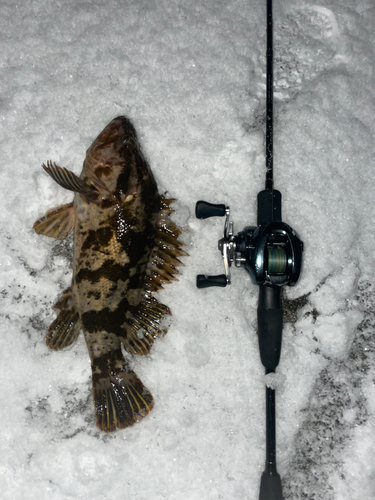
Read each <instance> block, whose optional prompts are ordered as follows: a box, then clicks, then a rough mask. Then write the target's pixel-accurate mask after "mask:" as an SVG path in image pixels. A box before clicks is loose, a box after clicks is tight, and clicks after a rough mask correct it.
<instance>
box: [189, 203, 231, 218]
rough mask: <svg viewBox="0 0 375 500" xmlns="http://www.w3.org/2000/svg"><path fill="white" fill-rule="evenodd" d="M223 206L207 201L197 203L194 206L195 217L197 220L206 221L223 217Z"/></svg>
mask: <svg viewBox="0 0 375 500" xmlns="http://www.w3.org/2000/svg"><path fill="white" fill-rule="evenodd" d="M225 209H226V207H225V205H223V204H222V203H221V204H218V205H215V204H214V203H208V202H207V201H202V200H201V201H197V203H196V205H195V216H196V218H197V219H207V218H208V217H224V215H225Z"/></svg>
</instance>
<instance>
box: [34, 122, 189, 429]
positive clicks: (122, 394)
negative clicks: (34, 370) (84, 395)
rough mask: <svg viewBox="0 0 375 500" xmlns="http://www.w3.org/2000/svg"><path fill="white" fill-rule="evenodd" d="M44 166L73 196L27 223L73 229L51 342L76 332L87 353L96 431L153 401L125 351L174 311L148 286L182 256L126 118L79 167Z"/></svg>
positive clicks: (150, 337) (49, 232)
mask: <svg viewBox="0 0 375 500" xmlns="http://www.w3.org/2000/svg"><path fill="white" fill-rule="evenodd" d="M42 167H43V169H44V171H45V172H46V173H47V174H48V175H49V176H50V177H51V178H52V179H53V180H54V181H55V182H57V183H58V184H59V185H60V186H61V187H63V188H65V189H67V190H70V191H73V192H74V193H75V194H74V199H73V201H72V202H71V203H68V204H65V205H62V206H59V207H57V208H54V209H51V210H49V211H47V212H46V214H45V215H44V216H43V217H41V218H39V219H38V220H37V221H36V222H35V223H34V226H33V228H34V230H35V231H36V232H37V233H38V234H41V235H44V236H48V237H51V238H56V239H64V238H66V237H67V236H68V234H69V233H71V232H72V231H73V276H72V282H71V286H70V287H69V288H67V289H66V290H65V291H64V292H63V293H62V295H61V297H60V298H59V299H58V300H57V302H56V303H55V305H54V306H53V307H54V309H56V310H57V311H58V315H57V317H56V319H55V320H54V321H53V322H52V324H51V325H50V327H49V328H48V331H47V334H46V344H47V346H48V347H49V348H50V349H52V350H55V351H57V350H60V349H64V348H66V347H68V346H70V345H72V344H73V343H74V342H75V341H76V340H77V338H78V335H79V333H80V331H83V334H84V338H85V341H86V345H87V349H88V352H89V355H90V359H91V368H92V392H93V399H94V407H95V422H96V425H97V427H98V428H99V429H100V430H101V431H103V432H113V431H115V430H116V429H124V428H126V427H128V426H130V425H133V424H134V423H135V422H138V421H140V420H141V419H143V418H144V417H145V416H146V415H147V414H148V413H149V412H150V411H151V409H152V408H153V406H154V399H153V396H152V394H151V392H150V391H149V390H148V389H147V388H146V387H145V386H144V385H143V383H142V382H141V380H140V379H139V378H138V376H137V375H136V374H135V372H134V371H133V370H132V369H130V365H129V361H128V360H127V359H126V358H127V357H125V356H124V355H123V350H125V352H126V353H129V354H130V355H133V356H136V355H146V354H148V353H149V352H150V349H151V347H152V344H153V342H154V340H155V339H156V338H157V337H158V336H160V335H164V334H165V333H166V331H167V327H166V326H165V325H164V323H165V318H167V317H168V316H169V315H171V311H170V309H169V307H168V306H166V305H164V304H161V303H160V302H159V301H158V300H157V299H156V298H155V296H154V295H155V293H156V292H157V291H158V290H160V289H161V288H163V285H164V284H167V283H170V282H171V281H173V280H176V279H177V278H176V275H178V274H180V271H179V270H178V267H179V266H181V265H183V263H182V261H181V260H180V259H181V257H184V256H186V255H187V253H186V252H185V251H184V250H183V249H182V247H183V245H184V243H183V242H181V241H180V240H179V236H180V235H181V232H182V231H181V229H180V228H178V227H177V225H176V224H175V223H174V222H173V221H172V220H171V218H170V215H171V213H173V210H172V208H171V204H172V203H173V202H174V201H175V200H174V199H168V198H167V197H166V193H164V194H162V195H160V194H159V192H158V188H157V184H156V181H155V178H154V175H153V173H152V171H151V169H150V166H149V164H148V162H147V161H146V159H145V157H144V155H143V152H142V149H141V147H140V144H139V141H138V137H137V133H136V130H135V128H134V126H133V124H132V123H131V121H130V119H129V118H127V117H125V116H119V117H117V118H115V119H113V120H112V121H111V122H110V123H109V124H108V125H107V126H106V127H105V128H104V130H103V131H102V132H101V133H100V134H99V135H98V137H97V138H96V139H95V141H94V142H93V143H92V145H91V146H90V147H89V148H88V150H87V152H86V158H85V160H84V163H83V169H82V173H81V175H80V176H79V177H78V176H77V175H76V174H74V173H73V172H72V171H70V170H68V169H66V168H62V167H59V166H58V165H56V163H53V162H52V161H50V160H49V161H48V162H47V164H44V163H43V164H42Z"/></svg>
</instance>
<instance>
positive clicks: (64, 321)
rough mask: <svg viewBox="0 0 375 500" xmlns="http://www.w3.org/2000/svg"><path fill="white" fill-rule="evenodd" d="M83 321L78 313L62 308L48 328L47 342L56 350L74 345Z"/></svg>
mask: <svg viewBox="0 0 375 500" xmlns="http://www.w3.org/2000/svg"><path fill="white" fill-rule="evenodd" d="M80 329H81V321H80V319H79V315H78V313H76V312H75V311H72V310H62V311H60V313H59V314H58V316H57V318H56V319H55V321H53V323H51V326H50V327H49V328H48V330H47V335H46V344H47V345H48V347H49V348H50V349H52V350H54V351H58V350H60V349H64V348H65V347H68V346H70V345H72V344H73V343H74V342H75V341H76V340H77V338H78V335H79V332H80Z"/></svg>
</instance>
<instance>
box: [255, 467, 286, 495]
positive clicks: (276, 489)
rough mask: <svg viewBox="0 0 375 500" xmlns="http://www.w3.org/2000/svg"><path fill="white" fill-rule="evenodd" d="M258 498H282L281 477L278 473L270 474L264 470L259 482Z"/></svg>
mask: <svg viewBox="0 0 375 500" xmlns="http://www.w3.org/2000/svg"><path fill="white" fill-rule="evenodd" d="M259 500H283V490H282V487H281V478H280V475H279V474H278V473H276V474H275V475H272V476H270V475H268V474H267V473H266V472H263V474H262V479H261V482H260V493H259Z"/></svg>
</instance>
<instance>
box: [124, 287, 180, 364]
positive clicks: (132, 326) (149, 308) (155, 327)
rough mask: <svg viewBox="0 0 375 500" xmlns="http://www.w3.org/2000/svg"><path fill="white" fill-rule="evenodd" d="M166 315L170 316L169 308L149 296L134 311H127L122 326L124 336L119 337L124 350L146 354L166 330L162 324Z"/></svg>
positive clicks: (165, 326)
mask: <svg viewBox="0 0 375 500" xmlns="http://www.w3.org/2000/svg"><path fill="white" fill-rule="evenodd" d="M166 315H171V311H170V309H169V307H167V306H165V305H164V304H160V302H158V301H157V300H156V299H155V298H153V297H149V296H146V297H145V298H144V299H143V301H142V302H141V303H140V304H139V306H137V307H135V308H134V310H132V311H128V312H127V314H126V322H125V324H124V325H123V328H124V336H123V337H121V342H122V343H123V346H124V348H125V350H126V351H127V352H129V353H130V354H138V355H142V354H148V353H149V352H150V349H151V346H152V344H153V342H154V340H155V338H156V337H157V336H158V335H160V334H164V333H166V331H167V329H168V328H167V325H163V324H162V321H163V319H164V317H165V316H166Z"/></svg>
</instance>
